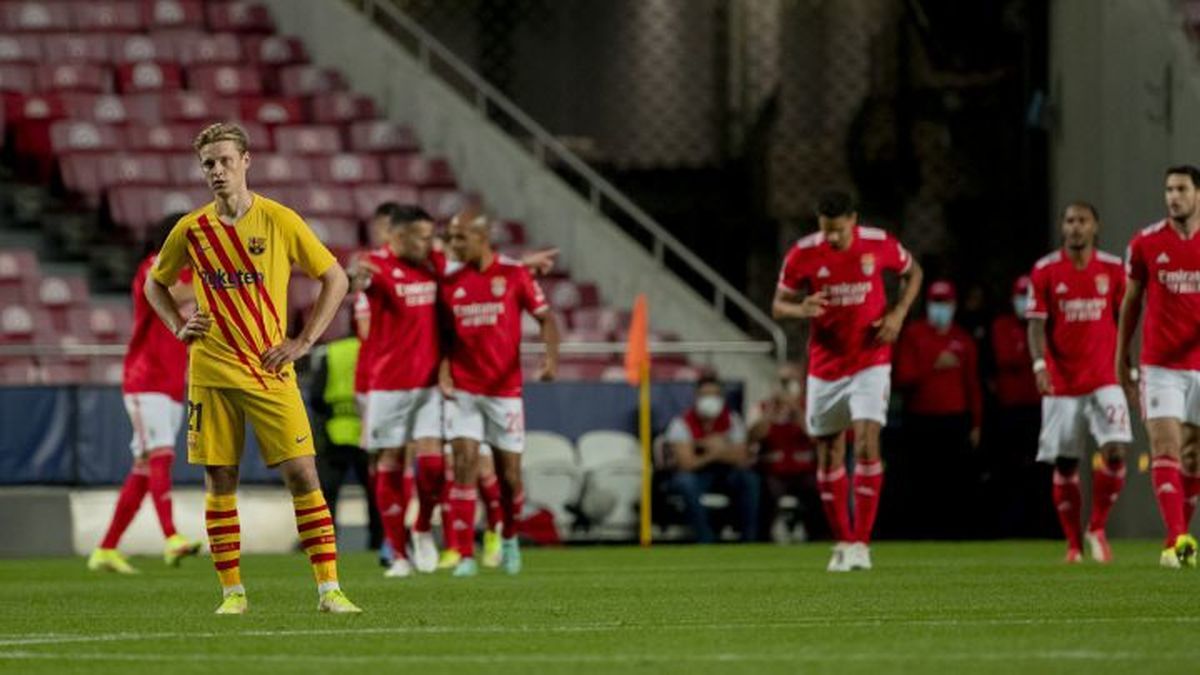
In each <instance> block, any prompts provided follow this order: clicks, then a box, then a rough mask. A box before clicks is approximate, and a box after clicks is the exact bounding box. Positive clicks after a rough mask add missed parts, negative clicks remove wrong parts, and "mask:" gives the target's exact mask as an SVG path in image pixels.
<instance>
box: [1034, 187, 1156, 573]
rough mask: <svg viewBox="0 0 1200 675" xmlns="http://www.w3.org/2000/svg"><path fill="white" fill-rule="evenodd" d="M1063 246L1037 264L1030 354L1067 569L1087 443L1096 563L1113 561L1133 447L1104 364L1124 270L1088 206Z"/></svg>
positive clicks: (1112, 347)
mask: <svg viewBox="0 0 1200 675" xmlns="http://www.w3.org/2000/svg"><path fill="white" fill-rule="evenodd" d="M1060 226H1061V228H1062V237H1063V246H1062V248H1061V249H1059V250H1057V251H1055V252H1054V253H1051V254H1050V255H1047V256H1045V257H1043V258H1042V259H1041V260H1038V261H1037V263H1036V264H1035V265H1034V266H1033V272H1032V273H1031V274H1030V280H1031V286H1030V290H1029V304H1028V307H1027V308H1026V311H1025V316H1026V317H1027V318H1028V319H1029V354H1030V356H1031V357H1032V358H1033V372H1034V375H1035V376H1036V378H1037V387H1038V390H1040V391H1041V393H1042V432H1041V436H1040V437H1039V439H1038V455H1037V459H1038V461H1039V462H1046V463H1048V464H1053V465H1054V484H1053V491H1052V495H1053V498H1054V507H1055V509H1056V510H1057V511H1058V519H1059V522H1060V523H1062V529H1063V534H1064V535H1066V538H1067V557H1066V562H1068V563H1077V562H1079V561H1080V560H1082V559H1083V546H1082V544H1083V537H1081V536H1080V534H1081V533H1080V529H1081V524H1080V514H1081V512H1082V510H1083V497H1082V495H1081V493H1080V490H1079V461H1080V460H1081V459H1084V458H1085V457H1086V456H1087V455H1086V452H1085V444H1086V443H1087V436H1088V435H1089V434H1090V435H1091V437H1092V438H1093V439H1094V440H1095V442H1096V446H1097V447H1099V449H1100V455H1101V461H1100V463H1099V464H1097V465H1096V470H1095V471H1094V472H1093V475H1092V515H1091V518H1090V519H1089V521H1088V527H1087V532H1086V535H1085V537H1086V540H1087V543H1088V549H1089V550H1090V551H1091V555H1092V558H1093V559H1095V560H1096V561H1097V562H1101V563H1107V562H1111V561H1112V551H1111V550H1110V549H1109V546H1108V537H1107V535H1106V534H1105V530H1104V528H1105V525H1106V524H1107V522H1108V513H1109V511H1110V510H1111V509H1112V507H1113V504H1115V503H1116V501H1117V496H1118V495H1120V493H1121V488H1122V487H1123V486H1124V484H1125V455H1126V453H1127V451H1128V446H1129V443H1130V442H1132V441H1133V436H1132V434H1131V432H1130V422H1129V406H1128V404H1127V402H1126V400H1125V392H1124V391H1123V390H1122V389H1121V387H1120V386H1118V385H1117V378H1116V373H1115V372H1113V370H1112V369H1110V368H1108V367H1107V365H1106V364H1108V363H1109V362H1111V361H1112V360H1113V358H1114V355H1115V352H1116V347H1117V315H1118V312H1119V309H1120V301H1121V298H1123V297H1125V270H1124V267H1123V266H1122V264H1121V259H1120V258H1118V257H1117V256H1114V255H1111V254H1108V253H1105V252H1104V251H1100V250H1097V249H1096V232H1097V230H1098V229H1099V226H1100V217H1099V215H1098V214H1097V212H1096V207H1094V206H1092V205H1091V204H1089V203H1087V202H1072V203H1071V204H1068V205H1067V207H1066V208H1065V209H1063V213H1062V219H1061V223H1060Z"/></svg>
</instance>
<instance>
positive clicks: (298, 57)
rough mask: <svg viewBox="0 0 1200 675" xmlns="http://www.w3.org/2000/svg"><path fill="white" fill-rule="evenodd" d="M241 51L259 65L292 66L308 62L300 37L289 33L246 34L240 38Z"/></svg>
mask: <svg viewBox="0 0 1200 675" xmlns="http://www.w3.org/2000/svg"><path fill="white" fill-rule="evenodd" d="M242 53H244V54H245V55H246V58H247V59H248V60H249V62H250V63H252V64H254V65H259V66H275V67H280V66H294V65H299V64H304V63H308V50H306V49H305V48H304V42H303V41H302V40H300V38H297V37H293V36H291V35H247V36H245V37H243V38H242Z"/></svg>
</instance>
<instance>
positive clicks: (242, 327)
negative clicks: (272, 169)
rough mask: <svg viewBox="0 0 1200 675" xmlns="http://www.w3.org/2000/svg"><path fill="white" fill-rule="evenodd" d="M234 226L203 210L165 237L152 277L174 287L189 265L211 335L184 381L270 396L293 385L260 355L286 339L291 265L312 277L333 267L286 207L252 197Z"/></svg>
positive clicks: (211, 209)
mask: <svg viewBox="0 0 1200 675" xmlns="http://www.w3.org/2000/svg"><path fill="white" fill-rule="evenodd" d="M253 197H254V201H253V202H252V203H251V205H250V210H248V211H247V212H246V213H245V215H243V216H242V217H241V219H240V220H238V221H237V223H235V224H228V223H224V222H221V219H220V218H218V217H217V212H216V205H215V203H214V202H210V203H208V204H207V205H206V206H203V207H201V208H199V209H197V210H195V211H192V212H191V213H189V214H187V215H186V216H184V217H183V218H182V219H180V221H179V222H178V223H176V224H175V227H174V228H173V229H172V230H171V233H170V235H168V236H167V240H166V242H165V243H164V244H163V247H162V250H161V251H160V252H159V255H158V260H157V262H156V263H155V266H154V269H153V270H152V271H151V275H152V276H153V277H154V279H155V280H156V281H158V282H159V283H161V284H164V285H167V286H170V285H171V284H173V283H175V281H176V279H177V278H178V277H179V274H180V272H181V271H182V270H183V269H184V268H185V267H187V266H189V265H190V266H191V267H192V269H193V270H194V274H193V277H192V286H193V287H194V288H195V291H196V300H197V303H198V305H199V308H200V309H201V310H203V311H205V312H208V313H209V314H210V315H211V316H212V317H213V324H214V325H213V328H212V330H210V331H209V333H208V334H207V335H206V336H204V337H203V338H201V339H199V340H197V341H196V342H194V343H193V344H192V347H191V349H190V350H189V353H190V357H189V370H188V373H189V378H188V379H189V381H190V382H191V383H192V384H195V385H199V386H204V387H227V388H236V389H251V388H257V389H261V390H270V389H275V388H279V387H281V386H284V385H290V386H295V377H296V376H295V370H294V369H293V368H292V366H291V365H288V366H287V367H286V368H284V369H283V370H282V371H280V373H278V374H276V375H272V374H270V373H268V372H266V371H265V370H263V368H262V366H261V363H260V359H261V356H262V354H263V353H264V352H266V351H267V349H268V348H270V347H271V346H273V345H276V344H279V343H280V342H282V341H283V340H284V336H286V335H287V316H288V308H287V290H288V280H289V278H290V277H291V273H292V266H293V265H298V266H299V267H300V269H301V270H302V271H303V272H304V273H305V274H307V275H309V276H310V277H313V278H317V277H319V276H321V275H322V274H324V273H325V272H326V271H328V270H329V268H330V267H331V266H333V265H334V264H335V263H336V259H335V258H334V257H333V254H332V253H330V252H329V249H327V248H325V245H324V244H322V243H321V241H320V240H319V239H317V237H316V235H315V234H313V231H312V230H311V229H309V227H308V225H307V224H306V223H305V222H304V220H303V219H301V218H300V216H299V215H297V214H296V212H295V211H292V210H291V209H289V208H288V207H286V206H284V205H282V204H280V203H278V202H275V201H272V200H270V199H267V198H266V197H263V196H262V195H258V194H255V195H253Z"/></svg>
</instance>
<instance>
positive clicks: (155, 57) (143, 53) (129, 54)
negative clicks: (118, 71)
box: [108, 33, 179, 65]
mask: <svg viewBox="0 0 1200 675" xmlns="http://www.w3.org/2000/svg"><path fill="white" fill-rule="evenodd" d="M108 53H109V57H110V58H111V59H112V62H113V63H115V64H117V65H122V64H126V63H141V62H154V63H178V61H179V53H178V51H177V50H176V48H175V43H174V42H172V41H171V40H170V39H169V38H168V37H167V36H166V35H145V34H142V33H134V34H122V35H113V36H112V37H111V38H109V46H108Z"/></svg>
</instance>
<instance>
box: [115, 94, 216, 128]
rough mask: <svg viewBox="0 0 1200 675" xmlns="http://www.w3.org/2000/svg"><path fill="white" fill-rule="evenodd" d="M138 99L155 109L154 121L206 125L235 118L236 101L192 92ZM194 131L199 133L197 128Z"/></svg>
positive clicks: (148, 96) (147, 96) (144, 95)
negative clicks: (214, 121) (213, 121)
mask: <svg viewBox="0 0 1200 675" xmlns="http://www.w3.org/2000/svg"><path fill="white" fill-rule="evenodd" d="M138 98H139V99H140V101H141V102H142V103H143V104H146V105H148V106H152V107H154V108H156V109H157V110H156V112H155V113H154V114H153V118H152V119H154V120H156V121H163V122H195V123H197V124H208V123H210V122H211V121H212V120H215V119H217V120H219V119H233V118H235V117H237V101H235V100H233V99H228V98H214V97H211V96H205V95H203V94H201V93H198V92H194V91H176V92H167V93H163V94H143V95H142V96H140V97H138ZM196 130H197V131H199V127H197V129H196Z"/></svg>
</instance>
